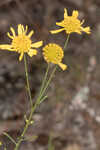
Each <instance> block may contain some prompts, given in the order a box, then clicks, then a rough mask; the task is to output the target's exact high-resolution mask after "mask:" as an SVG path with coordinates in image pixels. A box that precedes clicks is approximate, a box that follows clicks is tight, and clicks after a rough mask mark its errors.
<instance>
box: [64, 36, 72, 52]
mask: <svg viewBox="0 0 100 150" xmlns="http://www.w3.org/2000/svg"><path fill="white" fill-rule="evenodd" d="M69 37H70V34H68V36H67V39H66V41H65V44H64V48H63V49H64V50H65V48H67V45H68V41H69Z"/></svg>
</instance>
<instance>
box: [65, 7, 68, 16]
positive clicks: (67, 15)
mask: <svg viewBox="0 0 100 150" xmlns="http://www.w3.org/2000/svg"><path fill="white" fill-rule="evenodd" d="M67 17H68V14H67V9H66V8H64V18H67Z"/></svg>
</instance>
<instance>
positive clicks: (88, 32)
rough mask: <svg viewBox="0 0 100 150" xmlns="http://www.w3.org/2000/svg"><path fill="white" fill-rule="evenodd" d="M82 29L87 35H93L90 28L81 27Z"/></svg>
mask: <svg viewBox="0 0 100 150" xmlns="http://www.w3.org/2000/svg"><path fill="white" fill-rule="evenodd" d="M81 29H82V31H84V32H86V33H87V34H90V33H91V31H90V27H85V28H83V27H81Z"/></svg>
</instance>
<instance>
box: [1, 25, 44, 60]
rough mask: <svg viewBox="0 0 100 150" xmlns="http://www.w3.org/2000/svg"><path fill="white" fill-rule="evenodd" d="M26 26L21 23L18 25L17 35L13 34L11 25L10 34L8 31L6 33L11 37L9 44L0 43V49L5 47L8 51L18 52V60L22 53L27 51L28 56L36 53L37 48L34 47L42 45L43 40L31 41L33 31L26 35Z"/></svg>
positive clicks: (20, 58)
mask: <svg viewBox="0 0 100 150" xmlns="http://www.w3.org/2000/svg"><path fill="white" fill-rule="evenodd" d="M27 29H28V26H26V27H25V28H24V26H23V25H21V24H19V25H18V35H16V34H15V31H14V29H13V28H12V27H11V28H10V30H11V32H12V35H10V33H9V32H8V33H7V35H8V37H9V38H11V39H12V42H11V45H9V44H1V45H0V49H4V50H5V49H7V50H9V51H15V52H18V53H20V56H19V60H20V61H21V60H22V58H23V55H24V53H27V54H28V55H29V56H30V57H32V56H33V55H36V54H37V50H36V49H34V48H39V47H40V46H42V44H43V42H42V41H39V42H36V43H32V40H31V36H32V34H33V33H34V31H33V30H32V31H30V32H29V34H28V35H26V33H27Z"/></svg>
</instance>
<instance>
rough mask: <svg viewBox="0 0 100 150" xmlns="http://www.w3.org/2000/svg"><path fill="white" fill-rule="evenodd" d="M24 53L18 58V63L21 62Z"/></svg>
mask: <svg viewBox="0 0 100 150" xmlns="http://www.w3.org/2000/svg"><path fill="white" fill-rule="evenodd" d="M23 56H24V53H23V52H22V53H21V54H20V56H19V61H21V60H22V59H23Z"/></svg>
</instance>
